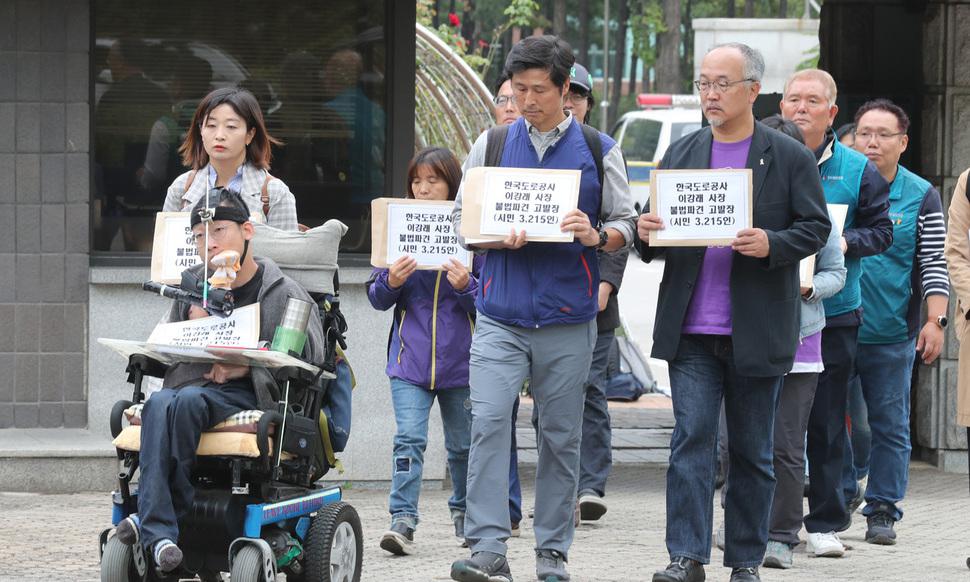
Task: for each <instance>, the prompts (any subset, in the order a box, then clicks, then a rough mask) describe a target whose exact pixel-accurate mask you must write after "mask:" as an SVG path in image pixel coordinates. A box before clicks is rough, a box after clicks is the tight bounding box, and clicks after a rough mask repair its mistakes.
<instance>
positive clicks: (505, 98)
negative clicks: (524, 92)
mask: <svg viewBox="0 0 970 582" xmlns="http://www.w3.org/2000/svg"><path fill="white" fill-rule="evenodd" d="M510 102H511V103H512V105H513V106H514V105H515V95H498V96H496V97H495V105H496V106H498V107H505V104H506V103H510Z"/></svg>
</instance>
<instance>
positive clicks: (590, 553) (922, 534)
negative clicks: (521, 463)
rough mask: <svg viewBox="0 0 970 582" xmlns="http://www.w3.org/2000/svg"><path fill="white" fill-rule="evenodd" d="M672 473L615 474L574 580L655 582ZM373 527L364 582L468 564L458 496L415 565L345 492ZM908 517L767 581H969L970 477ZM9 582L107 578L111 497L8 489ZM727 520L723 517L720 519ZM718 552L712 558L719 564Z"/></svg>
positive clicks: (719, 581) (574, 564) (382, 503)
mask: <svg viewBox="0 0 970 582" xmlns="http://www.w3.org/2000/svg"><path fill="white" fill-rule="evenodd" d="M530 472H531V471H530V470H529V469H526V470H525V471H524V477H525V479H524V482H525V484H526V486H527V490H526V500H527V501H526V505H531V501H530V500H531V499H532V498H533V495H534V493H533V491H532V488H531V481H532V479H531V475H530V474H529V473H530ZM663 483H664V469H663V467H660V466H656V465H620V466H619V467H618V468H617V470H616V472H615V474H614V476H613V477H612V478H611V482H610V491H609V497H608V499H609V502H610V511H609V513H607V514H606V516H604V518H603V520H601V521H600V522H598V523H592V524H583V525H582V526H581V527H580V528H579V530H578V531H577V535H576V541H575V544H574V546H573V551H572V553H571V571H572V573H573V580H575V581H581V582H590V581H597V582H599V581H603V582H609V581H624V582H625V581H630V580H637V581H642V580H649V579H650V575H649V573H650V572H651V571H652V570H653V569H654V568H656V567H658V566H661V565H662V564H663V563H665V560H666V555H665V551H664V544H663V531H664V494H663ZM346 498H347V499H348V500H350V501H351V502H352V503H353V504H354V506H355V507H357V509H358V511H359V512H360V514H361V518H362V520H363V524H364V536H365V540H364V541H365V545H364V548H365V549H364V572H363V577H362V580H363V581H364V582H377V581H387V580H394V581H414V582H419V581H420V582H427V581H434V580H448V566H449V564H450V563H451V561H452V560H454V559H457V558H460V557H463V556H464V555H465V553H464V551H463V550H460V549H459V548H457V547H455V546H453V545H452V542H451V540H452V538H451V529H450V524H449V523H448V512H447V507H446V501H447V498H448V492H447V491H443V490H441V489H436V490H426V491H424V493H423V496H422V500H421V506H422V508H423V509H424V512H425V517H424V521H423V522H422V524H421V528H420V529H419V531H418V536H417V540H418V543H419V544H420V550H419V552H418V553H417V555H415V556H412V557H407V558H396V557H391V556H389V555H387V554H385V553H383V552H382V551H381V550H380V548H378V546H377V541H378V539H379V537H380V534H381V531H382V529H383V528H384V527H386V525H387V523H386V522H387V515H386V492H385V491H376V490H361V489H351V490H348V491H347V492H346ZM904 507H905V510H906V512H907V514H906V518H905V519H904V520H903V521H902V522H901V523H900V524H899V526H898V531H899V536H900V539H901V543H900V544H899V545H897V546H892V547H884V546H871V545H869V544H866V543H865V542H864V541H863V534H864V529H865V528H864V520H860V519H858V517H859V516H857V520H856V523H855V524H854V525H853V526H852V528H851V529H850V530H849V531H848V532H847V534H846V535H845V536H844V538H843V539H844V540H845V541H846V542H847V543H848V544H850V545H852V546H853V547H854V549H853V550H852V551H850V552H849V553H848V554H847V557H845V558H843V559H841V560H832V559H816V558H808V557H806V555H805V554H804V546H802V547H801V548H799V550H798V553H797V554H796V568H795V569H793V570H788V571H781V570H766V571H763V579H764V580H765V581H766V582H823V581H826V582H827V581H833V582H843V581H864V582H876V581H879V582H882V581H898V582H913V581H923V580H926V581H933V582H938V581H939V582H951V581H952V582H958V581H961V582H966V581H968V580H970V570H967V568H966V565H965V561H966V558H967V555H968V553H970V535H968V531H970V527H968V526H970V504H968V494H967V477H966V476H965V475H952V474H944V473H940V472H938V471H936V470H935V469H933V468H931V467H928V466H926V465H923V464H919V463H914V464H913V467H912V471H911V480H910V492H909V498H908V499H907V501H906V504H905V506H904ZM0 516H2V519H0V581H2V582H15V581H16V582H19V581H21V580H49V581H71V582H77V581H85V582H86V581H95V580H98V579H99V575H98V563H97V561H98V554H97V533H98V530H99V529H100V528H101V527H103V525H104V524H105V523H106V522H107V520H108V516H109V510H108V497H107V495H105V494H101V493H83V494H76V495H31V494H11V493H0ZM715 519H716V520H719V519H720V518H719V516H718V517H716V518H715ZM533 543H534V541H533V539H532V531H531V528H530V526H529V523H528V521H527V522H526V523H525V524H524V528H523V537H522V538H519V539H515V540H512V542H511V545H510V557H511V564H512V571H513V574H514V575H515V576H516V580H519V581H525V580H533V579H534V578H533V554H532V545H533ZM720 557H721V555H720V552H719V551H717V550H716V549H715V550H714V554H713V558H714V559H715V560H720ZM727 578H728V574H727V571H726V570H725V569H724V568H721V567H719V566H718V567H709V568H708V578H707V579H708V580H710V581H715V582H726V581H727Z"/></svg>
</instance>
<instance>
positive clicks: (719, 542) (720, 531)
mask: <svg viewBox="0 0 970 582" xmlns="http://www.w3.org/2000/svg"><path fill="white" fill-rule="evenodd" d="M724 538H725V534H724V523H723V522H722V523H721V525H719V526H717V533H716V534H714V545H715V546H717V549H719V550H721V551H722V552H723V551H724Z"/></svg>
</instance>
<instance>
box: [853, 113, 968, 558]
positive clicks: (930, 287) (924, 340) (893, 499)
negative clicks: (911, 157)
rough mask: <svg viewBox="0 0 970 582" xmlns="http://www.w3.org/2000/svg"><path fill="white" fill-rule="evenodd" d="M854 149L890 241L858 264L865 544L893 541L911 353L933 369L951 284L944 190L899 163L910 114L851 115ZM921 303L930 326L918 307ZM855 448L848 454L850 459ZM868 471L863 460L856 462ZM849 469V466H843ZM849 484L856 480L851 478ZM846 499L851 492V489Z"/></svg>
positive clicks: (905, 448) (906, 449)
mask: <svg viewBox="0 0 970 582" xmlns="http://www.w3.org/2000/svg"><path fill="white" fill-rule="evenodd" d="M855 121H856V133H855V136H856V141H855V148H856V149H857V150H859V151H860V152H862V153H864V154H865V155H866V157H867V158H869V160H870V161H871V162H872V163H873V164H875V165H876V167H877V168H878V169H879V173H880V174H881V175H882V177H883V178H885V179H886V180H887V181H888V182H889V183H890V185H891V186H890V190H889V218H890V219H891V220H892V224H893V244H892V246H891V247H889V250H887V251H886V252H884V253H882V254H881V255H878V256H875V257H866V258H865V259H863V261H862V268H863V275H862V281H861V289H862V307H863V309H864V310H865V314H866V316H865V319H864V320H863V322H862V327H861V328H860V330H859V350H858V354H857V356H856V370H857V372H858V374H859V380H860V383H861V385H862V395H863V398H864V400H865V403H866V408H867V410H868V413H869V427H870V429H871V431H872V450H871V453H870V458H869V459H868V461H869V463H868V464H869V466H870V467H871V468H870V471H869V482H868V486H867V487H866V490H865V499H866V506H865V508H864V509H863V510H862V513H863V514H864V515H865V516H866V521H867V525H868V528H867V530H866V541H867V542H869V543H873V544H882V545H892V544H895V543H896V532H895V531H893V526H894V525H895V523H896V522H897V521H899V519H901V518H902V516H903V512H902V510H900V509H899V507H898V503H899V502H900V501H901V500H902V499H903V497H904V496H905V494H906V483H907V481H908V480H909V456H910V451H911V450H912V446H911V444H910V438H909V389H910V382H911V380H912V373H913V360H914V359H915V357H916V353H917V352H919V353H920V358H921V359H922V361H923V363H924V364H932V363H933V361H934V360H936V358H937V356H939V355H940V351H941V350H942V348H943V336H944V333H943V331H944V328H945V327H946V323H947V321H946V308H947V303H948V299H949V292H950V284H949V278H948V276H947V270H946V260H945V259H944V257H943V243H944V239H945V238H946V225H945V224H944V222H943V204H942V202H941V200H940V193H939V192H937V190H936V188H934V187H933V186H932V185H931V184H930V183H929V182H927V181H926V180H924V179H923V178H920V177H919V176H917V175H916V174H914V173H913V172H910V171H909V170H907V169H906V168H904V167H903V166H900V165H899V157H900V155H902V153H903V152H904V151H906V146H907V144H908V142H909V138H908V136H907V135H906V131H907V129H908V128H909V117H908V116H907V115H906V112H905V111H903V110H902V108H900V107H899V106H898V105H896V104H895V103H893V102H891V101H889V100H886V99H876V100H875V101H869V102H868V103H866V104H865V105H863V106H862V107H861V108H859V111H858V112H856V115H855ZM924 299H925V300H926V321H925V322H923V323H922V325H921V324H920V307H921V303H922V300H924ZM851 450H852V449H851V448H849V451H850V452H851ZM862 461H863V463H862V465H865V464H866V462H865V461H866V459H863V460H862ZM846 466H847V467H851V466H852V463H846ZM848 482H851V483H853V484H854V483H855V479H849V480H848V481H847V483H848ZM848 493H849V494H852V493H853V491H848Z"/></svg>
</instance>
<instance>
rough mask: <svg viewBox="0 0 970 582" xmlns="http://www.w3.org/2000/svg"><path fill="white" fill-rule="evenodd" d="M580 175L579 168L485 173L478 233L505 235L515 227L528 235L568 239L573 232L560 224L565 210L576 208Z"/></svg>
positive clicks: (564, 240)
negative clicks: (561, 228)
mask: <svg viewBox="0 0 970 582" xmlns="http://www.w3.org/2000/svg"><path fill="white" fill-rule="evenodd" d="M580 177H581V173H580V171H579V170H559V171H545V172H542V173H538V172H537V173H529V172H523V171H522V170H516V171H515V172H514V173H505V172H502V171H498V170H493V171H489V172H487V173H486V174H485V192H484V194H483V196H482V223H481V233H482V234H483V235H494V236H508V234H509V232H511V231H512V230H513V229H514V230H515V231H516V232H518V231H520V230H524V231H525V232H526V235H527V236H529V237H533V236H545V237H551V238H554V239H556V240H561V241H563V242H571V241H572V240H573V233H572V232H567V233H563V232H562V231H561V230H560V229H559V225H560V224H561V223H562V220H563V217H564V216H565V215H566V213H567V212H569V211H570V210H574V209H575V208H576V204H577V200H578V199H579V182H580Z"/></svg>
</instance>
